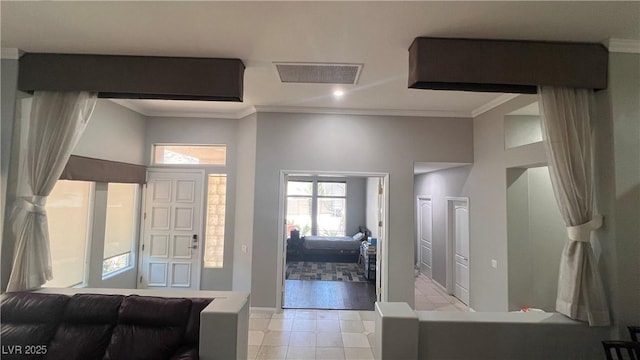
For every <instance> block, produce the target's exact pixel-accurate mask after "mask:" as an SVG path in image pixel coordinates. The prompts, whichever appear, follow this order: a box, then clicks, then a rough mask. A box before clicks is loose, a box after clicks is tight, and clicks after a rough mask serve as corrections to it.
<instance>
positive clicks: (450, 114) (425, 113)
mask: <svg viewBox="0 0 640 360" xmlns="http://www.w3.org/2000/svg"><path fill="white" fill-rule="evenodd" d="M255 108H256V112H259V113H260V112H267V113H275V112H280V113H299V114H327V115H373V116H415V117H447V118H469V117H471V114H470V113H468V112H464V111H440V110H398V109H341V108H319V107H297V106H259V105H257V106H255Z"/></svg>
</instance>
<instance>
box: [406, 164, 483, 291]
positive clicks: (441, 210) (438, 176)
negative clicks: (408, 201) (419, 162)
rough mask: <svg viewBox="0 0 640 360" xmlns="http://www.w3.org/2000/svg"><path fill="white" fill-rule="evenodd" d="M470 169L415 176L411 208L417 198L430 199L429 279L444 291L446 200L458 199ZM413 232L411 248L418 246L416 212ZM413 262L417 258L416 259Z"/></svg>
mask: <svg viewBox="0 0 640 360" xmlns="http://www.w3.org/2000/svg"><path fill="white" fill-rule="evenodd" d="M470 171H471V166H470V165H469V166H461V167H457V168H452V169H446V170H440V171H434V172H430V173H426V174H420V175H416V177H415V184H414V204H415V205H414V207H415V206H417V197H418V196H420V195H426V196H431V205H432V212H431V214H432V215H431V216H432V249H431V252H432V255H431V258H432V268H431V273H432V278H433V280H434V281H436V282H438V283H439V284H440V285H442V286H443V287H445V288H446V287H447V266H446V265H447V263H446V259H447V244H446V243H447V239H446V222H445V214H446V211H447V210H446V209H447V204H446V200H445V198H446V197H449V196H462V189H463V187H464V185H465V183H466V181H467V177H468V176H469V172H470ZM415 217H416V228H415V240H414V241H415V244H416V245H417V244H418V228H417V226H418V224H419V223H418V222H417V217H418V211H417V209H416V211H415ZM416 259H417V258H416Z"/></svg>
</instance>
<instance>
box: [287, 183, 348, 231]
mask: <svg viewBox="0 0 640 360" xmlns="http://www.w3.org/2000/svg"><path fill="white" fill-rule="evenodd" d="M346 207H347V183H346V182H337V181H336V182H334V181H317V180H313V181H312V180H309V181H304V180H289V181H287V236H289V234H290V233H291V230H293V229H298V230H300V236H307V235H319V236H345V222H346V212H347V211H346Z"/></svg>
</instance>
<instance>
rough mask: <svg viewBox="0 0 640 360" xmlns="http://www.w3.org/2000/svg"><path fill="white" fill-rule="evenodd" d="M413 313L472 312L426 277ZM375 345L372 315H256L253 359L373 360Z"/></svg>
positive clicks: (320, 312) (334, 312)
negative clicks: (427, 311)
mask: <svg viewBox="0 0 640 360" xmlns="http://www.w3.org/2000/svg"><path fill="white" fill-rule="evenodd" d="M415 294H416V295H415V304H416V306H415V309H416V310H433V311H469V309H468V307H467V306H466V305H465V304H463V303H462V302H460V301H459V300H458V299H456V298H455V297H453V296H450V295H448V294H446V293H445V292H444V291H443V290H442V289H441V288H440V287H439V286H437V285H436V284H434V283H433V282H432V281H431V279H429V278H427V277H426V276H424V275H422V274H421V275H420V276H418V277H417V278H416V282H415ZM374 341H375V313H374V312H373V311H344V310H300V309H298V310H293V309H291V310H289V309H287V310H283V311H282V312H281V313H277V314H274V313H271V312H260V311H258V310H252V311H251V314H250V316H249V356H248V359H249V360H263V359H282V360H294V359H295V360H297V359H315V360H356V359H358V360H370V359H373V344H374Z"/></svg>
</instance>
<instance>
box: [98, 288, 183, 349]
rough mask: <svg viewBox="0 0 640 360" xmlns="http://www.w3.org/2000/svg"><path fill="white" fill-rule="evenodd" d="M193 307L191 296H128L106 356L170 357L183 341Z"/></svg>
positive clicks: (123, 303)
mask: <svg viewBox="0 0 640 360" xmlns="http://www.w3.org/2000/svg"><path fill="white" fill-rule="evenodd" d="M190 311H191V301H190V300H189V299H174V298H159V297H148V296H144V297H141V296H136V295H132V296H127V297H126V298H125V299H124V301H123V302H122V305H121V306H120V311H119V316H118V324H117V325H116V327H115V329H114V330H113V334H112V336H111V341H110V343H109V345H108V346H107V351H106V353H105V356H104V359H105V360H116V359H150V360H155V359H169V358H170V357H171V356H173V354H174V353H175V352H176V350H177V349H178V348H179V347H180V345H181V343H182V340H183V337H184V333H185V327H186V323H187V319H188V316H189V313H190Z"/></svg>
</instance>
